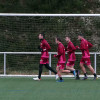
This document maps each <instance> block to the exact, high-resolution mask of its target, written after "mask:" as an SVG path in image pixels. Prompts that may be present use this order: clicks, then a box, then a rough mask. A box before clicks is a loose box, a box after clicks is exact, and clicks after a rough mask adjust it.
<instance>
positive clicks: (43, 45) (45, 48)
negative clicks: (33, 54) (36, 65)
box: [40, 39, 51, 57]
mask: <svg viewBox="0 0 100 100" xmlns="http://www.w3.org/2000/svg"><path fill="white" fill-rule="evenodd" d="M40 48H42V49H43V52H46V56H48V57H49V53H48V51H49V50H50V49H51V47H50V45H49V44H48V42H47V41H46V40H45V39H43V40H41V43H40ZM43 52H41V54H43ZM41 56H42V55H41Z"/></svg>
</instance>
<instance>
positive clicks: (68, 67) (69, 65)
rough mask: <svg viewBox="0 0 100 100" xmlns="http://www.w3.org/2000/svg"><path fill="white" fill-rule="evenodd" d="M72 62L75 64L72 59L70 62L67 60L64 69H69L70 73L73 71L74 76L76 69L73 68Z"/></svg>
mask: <svg viewBox="0 0 100 100" xmlns="http://www.w3.org/2000/svg"><path fill="white" fill-rule="evenodd" d="M74 64H75V62H74V61H70V62H69V61H68V62H67V64H66V69H67V70H70V71H71V73H73V75H74V76H75V77H76V71H75V69H74Z"/></svg>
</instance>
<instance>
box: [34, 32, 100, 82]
mask: <svg viewBox="0 0 100 100" xmlns="http://www.w3.org/2000/svg"><path fill="white" fill-rule="evenodd" d="M38 38H39V40H40V45H39V46H38V49H39V50H40V52H41V58H40V64H39V74H38V77H36V78H33V80H36V81H40V80H41V74H42V70H43V65H44V66H45V67H46V68H47V69H48V70H50V71H51V72H53V73H54V74H55V77H56V81H57V82H64V80H63V78H62V73H72V74H73V75H74V77H75V79H76V80H79V79H80V77H79V70H77V69H75V68H74V65H75V61H76V56H75V51H76V50H77V49H78V50H81V52H82V58H81V59H80V68H81V70H82V72H83V73H84V77H83V79H82V80H86V79H88V77H87V72H86V69H85V67H84V65H86V66H87V68H88V69H89V70H90V71H91V73H92V74H93V75H94V78H93V79H94V80H96V79H97V78H98V77H97V74H96V73H95V71H94V69H93V67H92V66H91V61H90V53H89V49H90V48H91V47H93V45H92V44H91V43H90V42H88V41H87V40H86V39H85V38H84V37H83V36H82V35H78V40H79V41H80V46H74V44H73V43H72V41H71V39H70V37H65V41H66V43H67V47H64V45H63V44H62V42H61V39H60V38H59V37H55V43H56V44H57V54H56V55H54V58H57V59H58V62H57V66H56V70H54V69H53V68H52V67H50V66H49V53H48V52H49V50H50V49H51V47H50V45H49V43H48V42H47V41H46V40H45V34H44V33H41V34H39V37H38ZM65 53H67V54H68V60H67V63H66V57H65ZM65 63H66V65H65Z"/></svg>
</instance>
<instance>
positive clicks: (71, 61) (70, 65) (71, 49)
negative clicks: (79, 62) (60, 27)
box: [65, 37, 79, 79]
mask: <svg viewBox="0 0 100 100" xmlns="http://www.w3.org/2000/svg"><path fill="white" fill-rule="evenodd" d="M65 41H66V42H67V48H66V52H67V53H68V61H67V64H66V69H68V70H71V71H72V73H73V75H74V76H75V78H76V79H79V72H78V70H76V71H75V69H74V65H75V60H76V56H75V50H76V48H75V46H74V44H73V43H72V42H71V40H70V38H69V37H66V38H65Z"/></svg>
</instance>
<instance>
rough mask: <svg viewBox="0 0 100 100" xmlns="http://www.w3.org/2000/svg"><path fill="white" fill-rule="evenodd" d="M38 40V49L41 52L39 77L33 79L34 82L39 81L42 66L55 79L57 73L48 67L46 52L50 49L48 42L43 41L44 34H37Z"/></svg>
mask: <svg viewBox="0 0 100 100" xmlns="http://www.w3.org/2000/svg"><path fill="white" fill-rule="evenodd" d="M39 39H40V46H39V47H38V49H39V50H40V51H41V59H40V64H39V75H38V77H37V78H33V79H34V80H41V74H42V69H43V65H45V67H46V68H47V69H49V70H50V71H52V72H53V73H54V74H55V75H56V79H57V78H58V75H57V72H56V71H55V70H54V69H53V68H51V67H50V66H49V60H48V59H49V54H48V51H49V50H50V49H51V47H50V45H49V44H48V42H47V41H46V40H45V39H44V34H43V33H41V34H39Z"/></svg>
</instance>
